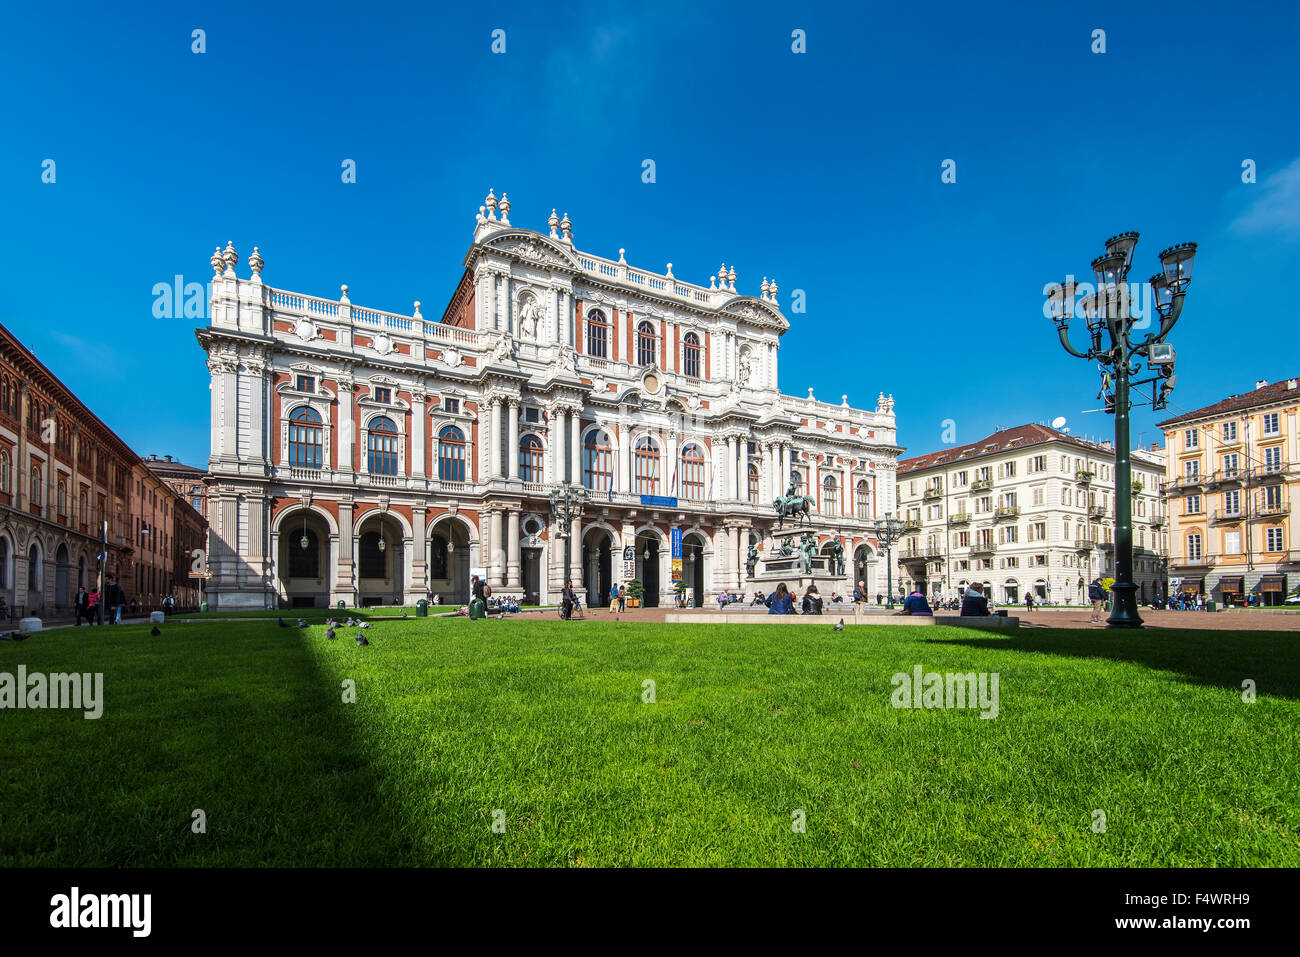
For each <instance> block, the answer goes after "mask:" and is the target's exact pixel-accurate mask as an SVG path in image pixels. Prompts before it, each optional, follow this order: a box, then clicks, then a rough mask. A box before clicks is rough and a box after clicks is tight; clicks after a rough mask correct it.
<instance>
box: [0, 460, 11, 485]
mask: <svg viewBox="0 0 1300 957" xmlns="http://www.w3.org/2000/svg"><path fill="white" fill-rule="evenodd" d="M9 469H10V465H9V453H8V452H7V451H4V450H0V492H8V491H10V488H9V482H10V476H9Z"/></svg>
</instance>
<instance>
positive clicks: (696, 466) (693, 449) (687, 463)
mask: <svg viewBox="0 0 1300 957" xmlns="http://www.w3.org/2000/svg"><path fill="white" fill-rule="evenodd" d="M682 498H687V499H692V500H695V501H699V500H701V499H703V498H704V451H703V450H702V449H701V448H700V447H699V446H698V445H695V444H694V443H691V444H690V445H687V446H685V447H684V448H683V449H682Z"/></svg>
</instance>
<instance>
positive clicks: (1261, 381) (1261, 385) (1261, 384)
mask: <svg viewBox="0 0 1300 957" xmlns="http://www.w3.org/2000/svg"><path fill="white" fill-rule="evenodd" d="M1266 385H1268V380H1267V379H1256V380H1255V388H1256V389H1262V388H1264V386H1266Z"/></svg>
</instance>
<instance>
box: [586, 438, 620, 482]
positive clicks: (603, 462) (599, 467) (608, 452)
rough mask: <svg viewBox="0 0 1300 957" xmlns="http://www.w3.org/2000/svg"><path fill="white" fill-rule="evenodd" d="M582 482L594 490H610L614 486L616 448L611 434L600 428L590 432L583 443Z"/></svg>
mask: <svg viewBox="0 0 1300 957" xmlns="http://www.w3.org/2000/svg"><path fill="white" fill-rule="evenodd" d="M582 484H583V485H585V486H586V487H587V488H589V489H591V490H592V491H593V492H608V491H609V490H610V489H611V488H613V487H614V449H613V446H612V445H611V444H610V441H609V436H608V435H606V434H605V433H604V432H602V431H601V430H600V429H592V430H591V431H590V432H588V433H587V440H586V441H585V442H583V443H582Z"/></svg>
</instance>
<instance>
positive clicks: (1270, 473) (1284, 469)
mask: <svg viewBox="0 0 1300 957" xmlns="http://www.w3.org/2000/svg"><path fill="white" fill-rule="evenodd" d="M1293 469H1294V466H1292V465H1290V464H1289V463H1287V462H1281V461H1279V462H1265V463H1264V464H1263V465H1257V466H1255V468H1253V469H1251V473H1250V474H1251V477H1252V478H1254V479H1255V480H1256V481H1257V482H1281V481H1283V480H1284V479H1285V478H1286V476H1287V473H1288V472H1291V471H1292V470H1293Z"/></svg>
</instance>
